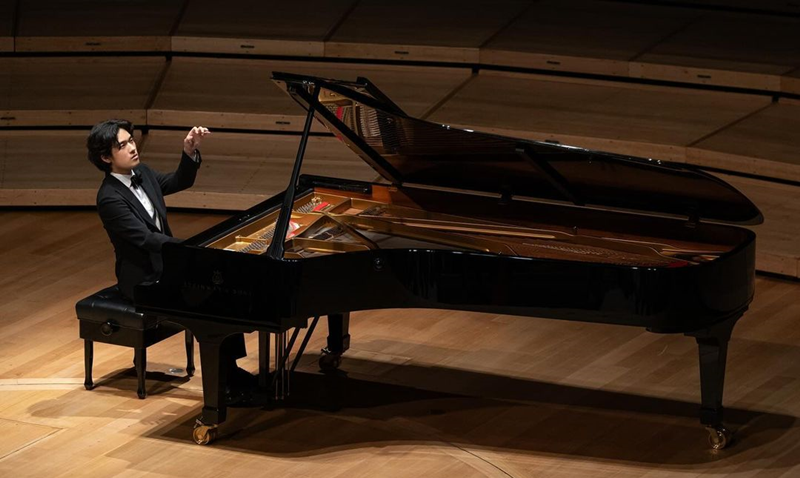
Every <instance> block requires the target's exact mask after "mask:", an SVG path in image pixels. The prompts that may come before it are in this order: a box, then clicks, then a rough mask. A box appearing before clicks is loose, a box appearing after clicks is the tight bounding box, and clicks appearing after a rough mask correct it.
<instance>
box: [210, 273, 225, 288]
mask: <svg viewBox="0 0 800 478" xmlns="http://www.w3.org/2000/svg"><path fill="white" fill-rule="evenodd" d="M223 282H225V280H224V279H223V278H222V272H220V271H214V273H213V274H211V283H212V284H214V285H222V283H223Z"/></svg>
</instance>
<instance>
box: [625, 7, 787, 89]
mask: <svg viewBox="0 0 800 478" xmlns="http://www.w3.org/2000/svg"><path fill="white" fill-rule="evenodd" d="M798 32H800V19H798V18H793V17H785V18H782V17H779V16H773V15H763V16H759V15H755V14H748V15H744V14H737V13H722V12H718V13H708V14H707V15H704V16H703V17H702V18H700V19H698V20H697V21H696V22H694V23H692V24H691V25H690V26H688V27H687V28H684V29H683V30H681V31H680V32H678V33H676V34H675V35H672V36H671V37H669V38H668V39H665V40H664V41H662V42H660V43H658V44H657V45H655V46H654V47H653V48H652V49H650V50H649V51H647V52H646V53H644V54H643V55H641V56H639V57H638V58H637V59H636V61H635V62H634V63H632V64H631V76H633V77H641V78H655V79H662V80H676V81H685V82H689V83H700V84H704V83H708V84H716V85H727V86H741V87H748V88H758V89H764V90H771V91H778V90H779V89H780V76H781V75H783V74H785V73H787V72H789V71H791V70H793V69H795V68H796V67H797V65H799V64H800V51H798V49H797V48H796V45H798V44H800V33H798Z"/></svg>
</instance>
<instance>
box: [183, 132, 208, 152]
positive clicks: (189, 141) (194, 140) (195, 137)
mask: <svg viewBox="0 0 800 478" xmlns="http://www.w3.org/2000/svg"><path fill="white" fill-rule="evenodd" d="M208 134H211V131H209V130H208V128H205V127H203V126H195V127H194V128H192V130H191V131H189V134H187V135H186V138H185V139H184V140H183V152H184V153H186V154H187V155H189V156H190V157H192V158H194V154H195V152H197V150H198V149H199V148H200V143H201V142H202V141H203V138H205V136H206V135H208Z"/></svg>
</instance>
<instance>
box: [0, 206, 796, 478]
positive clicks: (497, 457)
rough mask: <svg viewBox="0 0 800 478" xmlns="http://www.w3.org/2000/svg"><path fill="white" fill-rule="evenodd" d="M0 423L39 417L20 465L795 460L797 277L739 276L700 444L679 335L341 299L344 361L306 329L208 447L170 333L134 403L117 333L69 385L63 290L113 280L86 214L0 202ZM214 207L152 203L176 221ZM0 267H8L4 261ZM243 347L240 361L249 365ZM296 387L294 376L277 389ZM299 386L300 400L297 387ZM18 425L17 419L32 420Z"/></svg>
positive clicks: (621, 468) (68, 314)
mask: <svg viewBox="0 0 800 478" xmlns="http://www.w3.org/2000/svg"><path fill="white" fill-rule="evenodd" d="M0 215H2V220H3V224H4V227H3V228H2V229H0V268H2V270H3V271H5V274H4V276H3V277H0V296H1V297H3V298H4V300H3V301H2V302H0V341H2V344H3V346H2V347H0V420H2V422H0V423H7V422H11V421H13V422H14V423H20V424H24V425H23V426H24V428H26V429H28V430H36V431H37V432H38V431H39V430H42V431H45V430H53V429H58V431H57V432H56V433H53V434H51V435H49V436H47V437H46V438H45V439H41V440H38V441H35V442H34V441H33V440H27V441H26V440H25V439H24V438H25V437H23V436H22V434H19V435H8V434H6V435H5V442H4V443H5V444H8V443H10V442H11V440H12V439H13V438H17V437H20V441H26V443H29V444H28V446H25V447H24V448H21V449H17V450H16V451H14V452H13V453H11V454H8V455H6V456H4V457H3V458H2V459H0V473H2V474H3V475H8V476H25V477H44V476H48V477H73V476H88V475H92V476H107V477H130V476H152V477H158V478H167V477H170V478H172V477H175V478H188V477H193V476H212V475H213V476H228V477H232V478H238V477H251V476H259V475H263V474H264V473H268V474H269V475H270V476H273V475H274V476H282V477H295V476H318V475H331V476H348V477H373V476H382V477H383V476H388V477H391V476H398V477H400V476H442V477H447V476H454V477H459V478H472V477H476V478H477V477H486V476H490V477H507V476H509V475H511V476H514V477H520V478H523V477H541V476H552V477H570V478H573V477H577V478H582V477H609V478H610V477H626V478H637V477H648V478H650V477H655V476H658V477H665V478H678V477H686V476H687V475H692V476H698V475H708V476H716V477H728V476H730V477H733V476H742V475H759V474H760V475H762V476H785V477H790V476H794V475H796V474H798V473H800V445H798V439H799V438H800V429H799V428H798V417H800V400H798V397H800V372H798V369H797V367H796V366H795V365H796V363H797V362H798V361H800V347H798V343H799V342H798V341H800V329H798V327H797V320H798V317H800V303H798V301H797V300H796V298H797V294H798V292H799V291H800V286H798V284H797V283H796V282H787V281H781V280H777V279H772V278H758V279H757V281H756V297H755V300H754V302H753V303H752V304H751V307H750V310H749V311H748V312H747V313H746V314H745V316H744V317H743V318H742V319H741V320H740V321H739V324H738V325H737V327H736V329H735V330H734V333H733V337H732V341H731V344H730V351H729V362H728V370H727V380H726V396H725V403H726V406H727V413H728V417H729V419H728V423H729V424H730V425H731V426H732V427H734V428H736V429H737V431H738V435H737V436H738V439H739V441H738V442H737V443H736V444H735V445H734V446H732V447H730V448H728V449H726V450H725V451H723V452H722V453H716V454H711V453H710V452H709V451H708V450H707V448H706V444H705V433H704V432H703V430H702V429H701V427H699V425H698V424H697V423H696V422H697V420H696V417H695V415H696V411H697V401H698V399H699V391H698V387H699V381H698V377H697V351H696V347H695V344H694V341H693V340H691V339H690V338H687V337H683V336H680V335H656V334H651V333H648V332H645V331H644V330H642V329H639V328H635V327H615V326H608V325H600V324H588V323H580V322H564V321H554V320H539V319H534V318H527V317H513V316H502V315H495V314H478V313H465V312H454V311H444V310H438V311H432V310H421V309H412V310H382V311H364V312H356V313H354V314H353V317H352V322H351V333H352V334H353V342H352V348H351V349H350V350H349V351H348V352H347V354H346V355H345V359H344V362H343V365H342V369H343V370H345V371H347V374H348V375H347V377H346V378H345V377H338V378H337V377H327V378H325V377H322V376H321V375H319V374H318V373H317V370H316V353H315V352H314V351H315V350H318V349H319V348H321V347H322V346H324V336H325V334H324V327H323V330H320V331H318V334H317V335H315V337H314V338H313V339H312V340H311V343H310V345H309V355H308V356H307V357H306V358H305V359H303V360H302V361H301V363H300V366H299V369H298V370H299V372H300V375H299V376H297V377H295V382H294V383H295V385H296V386H301V385H302V386H303V387H307V389H308V390H310V391H311V392H316V393H314V394H306V395H303V396H302V397H299V396H298V397H297V398H298V400H297V401H295V402H292V403H291V404H290V406H287V407H285V408H284V407H276V408H274V409H267V410H259V409H233V410H231V413H230V417H229V422H228V423H226V425H224V426H223V427H222V429H221V432H222V435H221V438H220V440H219V441H218V442H217V443H216V444H215V445H214V446H211V447H198V446H196V445H194V444H192V442H191V439H190V438H189V434H190V431H191V426H192V423H193V421H194V418H195V417H196V416H197V415H198V414H199V413H200V409H201V397H202V396H201V379H202V370H199V371H198V375H197V376H195V377H193V378H192V379H190V380H187V379H186V378H185V377H184V375H183V374H182V373H181V372H170V369H172V368H174V367H181V366H182V365H181V364H182V362H183V342H182V340H180V339H179V338H173V339H168V340H166V341H164V342H161V343H159V344H157V345H155V346H153V347H151V348H150V349H149V350H148V358H149V363H150V367H149V373H148V391H149V395H148V397H147V399H146V400H138V399H137V398H136V395H135V390H136V380H135V376H133V375H131V374H130V373H129V371H130V367H131V358H132V353H131V351H130V349H127V348H123V347H115V346H111V345H103V344H99V345H98V346H97V349H96V354H95V379H96V382H97V383H98V387H97V388H96V389H95V390H92V391H85V390H83V387H82V385H81V379H82V369H83V364H82V343H81V341H80V340H79V339H78V332H77V321H76V320H75V316H74V303H75V301H77V300H78V299H80V298H82V297H83V296H85V295H87V294H89V293H91V292H93V291H95V290H97V289H99V288H101V287H104V286H106V285H108V284H109V283H110V282H112V281H113V273H112V268H113V265H112V264H113V263H112V257H113V253H112V251H111V247H110V245H109V244H108V239H107V238H106V237H105V233H104V231H103V230H102V227H101V226H100V223H99V220H98V219H97V217H96V214H95V213H94V212H91V211H84V212H75V211H72V212H70V211H50V212H46V211H38V212H35V211H18V212H9V211H2V212H0ZM224 218H225V216H222V215H208V214H183V213H171V215H170V223H171V224H172V226H173V229H174V230H175V232H176V234H177V235H179V236H180V237H187V236H189V235H191V234H194V233H196V232H199V231H201V230H204V229H207V228H208V227H211V226H212V225H214V224H216V223H217V222H219V221H221V220H222V219H224ZM9 271H10V272H9ZM254 340H255V337H248V349H249V350H250V351H251V354H250V355H249V356H248V357H247V358H245V359H243V360H240V365H242V366H244V367H245V368H246V369H249V370H255V368H256V367H257V357H256V356H255V354H254V353H253V351H254V350H255V341H254ZM296 390H297V389H296ZM300 398H302V400H299V399H300ZM34 435H35V434H34Z"/></svg>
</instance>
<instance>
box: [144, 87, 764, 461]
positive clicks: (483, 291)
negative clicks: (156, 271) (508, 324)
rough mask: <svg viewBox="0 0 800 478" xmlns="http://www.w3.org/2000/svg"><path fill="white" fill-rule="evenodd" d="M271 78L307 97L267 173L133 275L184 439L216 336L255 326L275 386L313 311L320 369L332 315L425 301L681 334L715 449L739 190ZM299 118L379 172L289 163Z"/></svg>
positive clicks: (343, 320)
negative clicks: (282, 163) (198, 376)
mask: <svg viewBox="0 0 800 478" xmlns="http://www.w3.org/2000/svg"><path fill="white" fill-rule="evenodd" d="M273 79H274V80H275V81H276V82H277V83H278V84H280V85H281V86H282V87H284V88H285V89H286V90H287V92H288V93H289V94H290V95H291V97H292V98H294V99H295V100H296V101H297V102H298V103H299V104H300V105H301V106H303V107H304V108H306V110H307V111H308V116H307V118H306V128H305V131H304V133H303V136H302V138H301V141H300V148H299V151H298V157H297V161H296V163H295V167H294V171H293V172H292V177H291V179H290V181H289V186H288V188H287V190H286V191H284V192H282V193H281V194H278V195H277V196H275V197H273V198H271V199H268V200H266V201H264V202H263V203H261V204H258V205H256V206H254V207H253V208H251V209H249V210H248V211H246V212H244V213H242V214H239V215H236V216H234V217H231V218H230V219H228V220H227V221H225V222H223V223H221V224H219V225H217V226H215V227H213V228H211V229H209V230H207V231H204V232H202V233H201V234H198V235H197V236H195V237H193V238H190V239H188V240H186V241H184V242H183V243H180V244H173V243H170V244H166V245H165V246H164V251H163V256H164V272H163V275H162V277H161V279H160V280H159V281H158V282H156V283H153V284H142V285H140V286H139V287H138V288H137V290H136V304H137V307H138V308H141V309H142V310H146V311H148V312H150V313H153V314H157V315H160V316H163V317H167V318H169V319H171V320H173V321H175V322H178V323H180V324H182V325H184V326H185V327H187V328H189V329H190V330H191V331H192V332H193V333H194V335H195V337H196V338H197V340H198V342H199V344H200V355H201V364H202V368H203V398H204V407H203V413H202V417H201V418H200V419H199V420H198V424H197V426H196V427H195V430H194V438H195V440H196V441H197V443H200V444H207V443H209V442H210V441H212V440H213V439H214V437H215V436H216V432H217V425H219V424H220V423H222V422H223V421H224V420H225V417H226V406H225V402H224V397H223V395H224V394H223V391H224V389H225V385H226V382H227V377H226V376H225V374H226V368H225V367H222V366H221V365H220V364H221V363H224V362H223V358H222V357H221V356H220V354H221V344H222V342H223V341H224V340H225V339H226V337H229V336H231V335H233V334H236V333H241V332H253V331H259V333H260V335H259V337H260V340H259V344H260V347H259V353H260V357H259V359H260V365H261V374H260V379H261V383H262V385H263V386H264V387H265V388H267V389H269V391H270V394H271V395H272V396H273V397H274V398H275V399H281V398H283V397H284V396H285V395H287V394H288V392H289V377H290V373H291V371H292V370H293V369H294V367H295V366H296V364H297V359H298V358H299V356H300V355H302V353H303V351H304V350H305V347H306V344H307V343H308V338H309V337H310V334H311V333H312V332H313V330H314V328H315V327H316V325H317V322H318V320H319V317H321V316H324V315H327V316H328V342H327V347H326V348H325V349H324V350H323V352H324V354H323V355H322V356H321V358H320V366H321V367H322V368H323V369H325V368H335V367H338V366H339V364H340V361H341V356H342V354H343V353H344V352H345V351H346V350H347V349H348V347H349V341H350V335H349V312H351V311H357V310H369V309H379V308H440V309H458V310H468V311H478V312H492V313H501V314H512V315H518V316H530V317H541V318H558V319H567V320H580V321H589V322H600V323H609V324H619V325H631V326H638V327H645V328H647V329H648V330H650V331H652V332H656V333H682V334H686V335H688V336H692V337H695V338H696V341H697V343H698V345H699V355H700V373H701V409H700V420H701V422H702V423H703V424H704V425H705V426H706V427H707V429H708V431H709V437H710V442H711V445H712V446H713V447H714V448H723V447H725V446H726V444H727V443H728V440H729V438H730V432H729V431H728V430H726V429H725V427H724V426H723V423H722V415H723V407H722V391H723V382H724V376H725V362H726V353H727V344H728V340H729V338H730V334H731V331H732V329H733V326H734V324H735V322H736V321H737V319H738V318H739V317H741V316H742V314H743V313H744V312H745V310H746V309H747V307H748V304H749V303H750V301H751V300H752V297H753V293H754V270H755V268H754V265H755V264H754V263H755V235H754V234H753V233H752V232H750V231H749V230H747V229H744V228H740V227H735V226H731V225H728V224H722V223H734V224H757V223H759V222H761V221H762V216H761V213H760V212H759V211H758V209H757V208H756V207H755V206H754V205H753V204H752V203H751V202H750V201H749V200H748V199H747V198H746V197H744V196H743V195H742V194H741V193H739V192H738V191H737V190H735V189H734V188H732V187H731V186H729V185H728V184H726V183H724V182H723V181H721V180H719V179H717V178H715V177H713V176H710V175H708V174H705V173H703V172H701V171H698V170H695V169H693V168H691V167H688V166H686V165H676V164H670V163H666V162H661V161H655V160H649V159H639V158H631V157H627V156H620V155H615V154H609V153H603V152H596V151H588V150H584V149H580V148H574V147H568V146H562V145H555V144H549V143H541V142H534V141H524V140H517V139H513V138H506V137H502V136H495V135H489V134H483V133H477V132H473V131H469V130H460V129H455V128H450V127H448V126H444V125H438V124H433V123H429V122H425V121H421V120H417V119H414V118H410V117H408V116H407V115H406V114H405V113H403V111H402V110H401V109H400V108H399V107H397V106H396V105H395V104H394V103H392V102H391V101H390V100H389V99H388V98H387V97H386V96H385V95H384V94H383V93H381V92H380V90H378V89H377V88H375V86H374V85H372V84H371V83H370V82H369V81H367V80H365V79H359V80H358V81H356V82H345V81H336V80H325V79H321V78H315V77H305V76H298V75H291V74H286V73H275V74H274V77H273ZM314 117H316V118H317V119H318V120H320V121H321V122H322V123H323V124H325V125H326V126H327V127H328V128H329V129H330V130H331V131H332V132H333V133H334V134H335V135H336V136H337V137H338V138H340V139H341V140H342V141H343V142H345V143H346V144H347V145H348V146H349V147H350V148H352V149H353V151H354V152H355V153H356V154H358V155H359V156H360V157H361V158H362V159H363V160H364V161H366V162H367V163H368V164H369V165H370V166H372V167H373V168H374V169H375V170H376V171H377V172H379V173H380V174H381V175H382V176H383V177H384V178H385V179H386V183H380V184H378V183H374V184H373V183H364V182H359V181H351V180H347V179H334V178H325V177H317V176H300V168H301V164H302V158H303V154H304V151H305V144H306V141H307V138H308V132H309V129H310V126H311V122H312V120H313V118H314ZM276 238H281V240H275V239H276ZM332 275H335V276H336V277H337V279H338V280H336V281H328V282H326V287H324V288H320V287H317V284H318V283H319V279H320V278H322V277H328V276H332ZM309 321H310V322H309ZM303 328H307V332H306V335H305V339H303V341H302V343H301V344H300V345H298V349H297V353H296V354H295V360H294V361H293V362H291V363H290V362H289V360H288V359H289V355H290V354H291V351H292V350H293V348H294V346H295V344H296V340H297V339H298V333H299V330H300V329H303ZM288 333H291V336H287V334H288ZM272 335H274V340H275V344H274V353H275V359H274V364H275V365H274V367H273V370H272V371H271V372H270V371H269V370H268V369H269V364H270V358H269V355H270V352H269V349H270V341H271V340H272Z"/></svg>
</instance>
